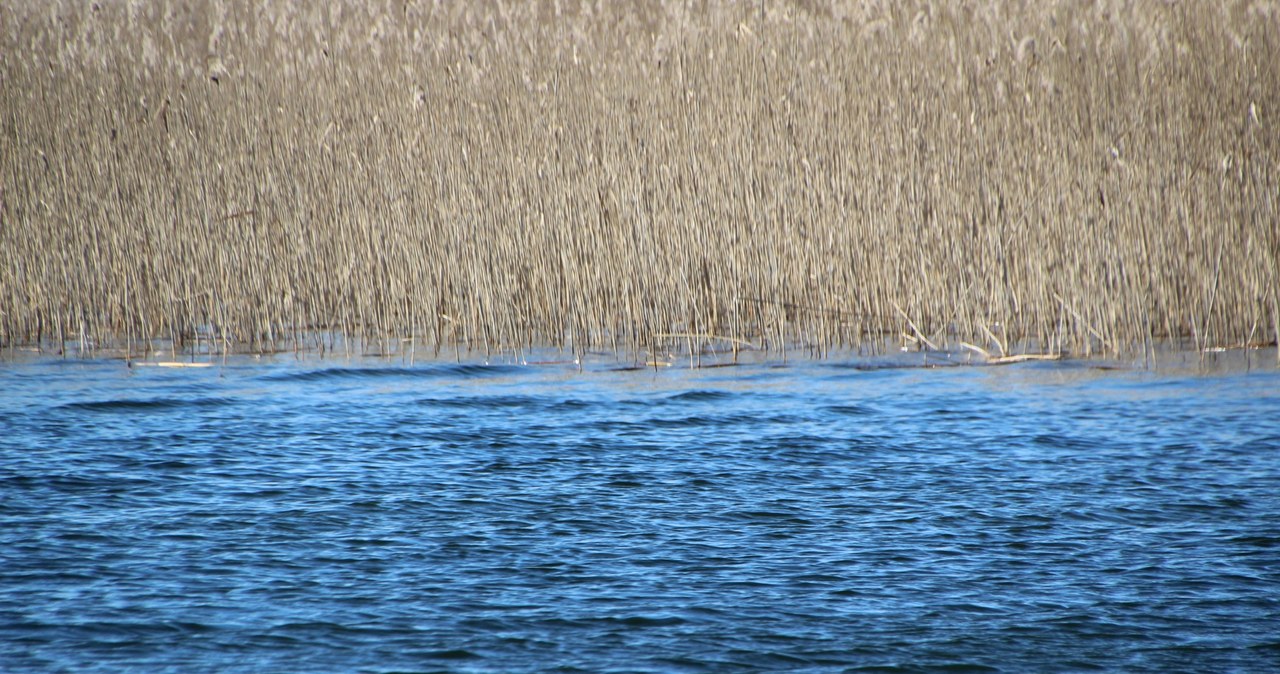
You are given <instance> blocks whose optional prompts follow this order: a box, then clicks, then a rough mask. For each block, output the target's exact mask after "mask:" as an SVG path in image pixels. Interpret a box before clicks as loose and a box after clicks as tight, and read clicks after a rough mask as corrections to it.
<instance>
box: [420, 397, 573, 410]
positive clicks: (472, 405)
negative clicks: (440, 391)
mask: <svg viewBox="0 0 1280 674" xmlns="http://www.w3.org/2000/svg"><path fill="white" fill-rule="evenodd" d="M415 403H416V404H418V405H423V406H426V407H437V408H443V409H462V410H490V409H492V410H504V409H536V408H539V407H543V406H545V405H547V404H548V401H546V400H545V399H542V398H537V397H534V396H520V395H506V396H503V395H498V396H464V397H454V398H421V399H419V400H416V401H415Z"/></svg>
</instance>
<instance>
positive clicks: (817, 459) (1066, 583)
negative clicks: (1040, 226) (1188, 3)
mask: <svg viewBox="0 0 1280 674" xmlns="http://www.w3.org/2000/svg"><path fill="white" fill-rule="evenodd" d="M776 365H777V364H770V363H760V364H752V365H745V366H739V367H731V368H715V369H698V370H691V369H681V368H670V369H662V370H653V369H648V370H639V371H615V370H612V369H611V368H610V366H609V364H608V363H605V364H601V365H598V366H596V365H592V366H588V367H585V368H583V369H582V370H581V371H580V370H579V369H578V368H577V367H576V366H574V365H572V364H548V365H538V366H532V365H482V364H453V363H449V364H445V363H426V364H422V363H419V364H414V365H409V364H406V363H401V362H398V361H382V360H377V361H359V360H353V361H345V360H344V361H318V360H302V361H298V360H295V359H293V358H292V357H289V358H283V357H282V358H279V359H276V360H255V359H248V358H233V359H230V360H228V361H227V362H226V363H225V364H217V365H214V366H212V367H208V368H202V369H187V368H183V369H168V368H156V367H146V366H143V365H138V366H135V367H133V368H127V367H126V366H125V365H124V364H123V363H122V362H121V361H109V360H100V361H95V360H34V361H29V362H12V363H8V364H5V365H3V366H0V391H2V392H0V669H3V670H4V671H8V672H19V671H32V672H34V671H40V672H54V671H68V672H70V671H75V672H86V671H104V672H105V671H112V672H114V671H124V670H129V671H211V672H212V671H216V672H249V671H271V672H317V671H335V672H336V671H352V672H354V671H367V672H389V671H401V672H403V671H456V672H518V671H592V672H594V671H660V672H666V671H672V672H679V671H691V672H694V671H717V672H718V671H752V670H789V671H848V670H859V669H863V668H866V669H871V670H876V671H918V670H934V669H947V670H948V671H997V670H999V671H1005V670H1009V671H1018V670H1038V671H1061V670H1081V669H1092V668H1101V669H1105V670H1125V671H1141V670H1145V671H1172V670H1184V671H1228V670H1231V671H1259V670H1264V669H1268V668H1270V667H1274V666H1276V665H1277V664H1280V374H1278V373H1277V372H1276V370H1275V368H1274V366H1271V367H1269V368H1266V367H1264V368H1262V369H1257V368H1253V369H1252V370H1249V371H1246V370H1241V369H1231V370H1228V371H1211V372H1195V371H1183V370H1178V371H1167V372H1154V373H1153V372H1148V371H1142V370H1100V369H1097V368H1094V367H1092V366H1091V365H1090V364H1088V363H1081V362H1061V363H1031V364H1023V365H1014V366H1008V367H999V368H990V367H984V368H977V367H962V368H945V369H925V368H902V367H892V366H889V365H893V363H892V362H888V363H886V362H885V361H858V360H856V359H854V360H841V359H837V358H832V359H828V360H824V361H817V362H810V361H802V362H794V361H793V362H791V363H790V364H789V365H787V366H785V367H778V366H776Z"/></svg>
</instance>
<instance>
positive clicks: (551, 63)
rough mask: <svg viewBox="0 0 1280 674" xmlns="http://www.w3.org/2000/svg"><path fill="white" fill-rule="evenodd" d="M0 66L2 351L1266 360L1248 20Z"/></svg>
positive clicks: (888, 19)
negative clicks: (557, 351)
mask: <svg viewBox="0 0 1280 674" xmlns="http://www.w3.org/2000/svg"><path fill="white" fill-rule="evenodd" d="M0 32H2V34H0V92H2V95H0V125H3V126H2V131H0V190H2V191H0V250H2V251H3V256H2V257H3V259H2V261H0V345H4V346H10V347H12V346H15V345H24V344H26V345H29V344H46V345H47V344H49V343H51V342H52V343H61V344H66V343H68V342H75V343H77V344H79V346H80V348H82V349H85V348H102V347H105V346H106V345H116V346H120V347H123V348H127V349H130V350H132V351H133V352H135V353H140V352H141V351H142V350H145V349H146V348H148V345H150V344H151V343H152V341H153V340H163V339H170V340H172V341H173V342H174V344H175V345H176V346H177V347H179V348H187V349H193V348H201V349H212V350H214V351H220V352H225V351H227V350H264V351H265V350H275V349H280V348H312V347H316V346H319V347H322V348H323V347H324V346H325V345H326V343H327V342H326V340H332V339H334V336H335V335H338V336H345V337H346V338H349V339H353V340H357V341H359V340H363V341H365V342H366V343H379V342H382V341H386V342H391V343H396V344H406V343H408V344H413V345H417V346H419V347H420V348H436V349H439V348H442V347H444V348H448V349H453V348H455V347H457V348H462V349H482V350H484V351H486V352H497V351H509V350H513V349H515V350H519V349H522V348H527V347H530V346H539V345H541V346H552V347H564V348H572V349H574V350H575V351H579V350H585V349H594V348H605V349H613V350H615V351H616V352H619V353H627V354H635V355H636V356H637V357H643V354H646V353H654V352H657V351H659V350H663V349H669V348H681V349H688V350H689V351H691V352H692V351H696V350H700V349H702V348H704V347H707V346H716V347H717V348H724V349H725V350H728V349H736V348H768V349H786V348H797V347H798V348H805V349H810V350H811V351H812V352H813V353H814V354H815V355H818V356H821V355H823V354H825V353H826V352H827V351H828V350H831V349H840V348H847V347H860V346H866V345H876V344H883V339H884V336H885V335H889V336H891V337H893V338H897V336H899V335H906V336H907V337H909V338H910V339H911V340H915V341H918V342H920V343H928V344H934V345H942V346H939V347H938V348H954V347H955V346H956V345H959V344H960V343H961V342H965V343H967V344H975V345H976V344H981V345H984V346H985V347H986V348H988V349H990V350H991V352H992V353H996V350H995V348H994V345H996V344H997V343H1002V344H1001V349H1000V351H1001V352H1003V350H1004V348H1003V345H1004V344H1021V345H1023V346H1022V347H1021V348H1023V349H1030V350H1033V351H1037V352H1051V353H1060V352H1068V353H1074V354H1082V355H1083V354H1090V353H1098V352H1107V353H1117V354H1118V353H1124V352H1135V351H1137V350H1139V349H1143V350H1145V349H1147V348H1149V347H1150V346H1151V345H1152V344H1156V343H1162V342H1168V341H1172V342H1173V343H1175V344H1177V345H1180V346H1183V347H1190V348H1198V349H1208V348H1221V347H1234V346H1247V345H1253V346H1257V345H1264V344H1274V343H1276V340H1277V334H1278V333H1280V225H1278V224H1277V223H1278V220H1277V199H1278V198H1280V188H1278V185H1280V183H1278V182H1277V178H1278V177H1280V131H1278V130H1277V126H1276V125H1277V122H1280V5H1278V4H1277V3H1276V2H1264V1H1261V0H1254V1H1248V0H1238V1H1227V2H1221V3H1219V2H1192V3H1166V2H1159V1H1155V0H1151V1H1145V0H1134V1H1129V0H1126V1H1119V0H1099V1H1096V2H1084V1H1079V2H1076V1H1067V0H1064V1H1061V2H1044V3H1040V2H1033V3H1021V2H1018V3H1013V2H1010V3H1005V2H997V1H996V0H976V1H969V2H963V1H956V2H924V1H917V2H892V1H889V0H884V1H882V2H880V1H875V0H867V1H864V2H835V1H833V2H799V3H794V4H789V3H783V2H778V1H776V0H753V1H752V2H742V3H732V2H730V3H724V4H717V3H707V4H706V5H704V3H686V2H643V1H638V2H623V3H590V2H575V1H573V0H563V1H560V0H553V1H550V2H538V3H517V2H505V1H502V2H496V1H486V2H480V3H473V2H458V3H452V2H442V3H435V2H416V1H412V0H407V1H403V2H402V1H395V2H391V1H386V2H383V1H375V0H367V1H359V2H356V1H349V2H334V3H311V2H284V1H270V2H266V3H257V2H249V1H248V0H226V1H217V0H211V1H209V2H198V3H180V2H168V1H158V2H124V1H119V2H113V1H111V0H103V1H102V2H98V3H89V2H68V1H61V2H54V3H47V2H42V1H36V0H30V1H25V2H24V1H21V0H19V1H18V2H8V3H5V4H4V5H3V6H0ZM197 342H202V344H203V346H197V344H196V343H197ZM871 348H878V347H875V346H871ZM1010 350H1011V351H1012V350H1014V349H1013V347H1010Z"/></svg>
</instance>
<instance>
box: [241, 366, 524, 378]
mask: <svg viewBox="0 0 1280 674" xmlns="http://www.w3.org/2000/svg"><path fill="white" fill-rule="evenodd" d="M519 370H520V368H518V367H516V366H513V365H470V364H468V365H432V366H426V367H327V368H322V369H319V370H307V371H305V372H281V373H274V374H269V375H264V376H263V377H262V379H264V380H266V381H278V382H316V381H334V380H344V379H383V378H389V377H405V378H414V379H449V378H462V379H466V378H480V377H493V376H497V375H502V374H510V373H512V372H517V371H519Z"/></svg>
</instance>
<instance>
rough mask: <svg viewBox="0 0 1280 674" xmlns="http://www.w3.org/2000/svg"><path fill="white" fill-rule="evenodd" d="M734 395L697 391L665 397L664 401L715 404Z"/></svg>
mask: <svg viewBox="0 0 1280 674" xmlns="http://www.w3.org/2000/svg"><path fill="white" fill-rule="evenodd" d="M735 395H736V394H734V393H731V392H729V391H712V390H699V391H685V392H683V393H675V394H672V395H670V396H667V398H666V399H667V401H668V402H687V403H692V402H716V401H720V400H730V399H732V398H734V397H735Z"/></svg>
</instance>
